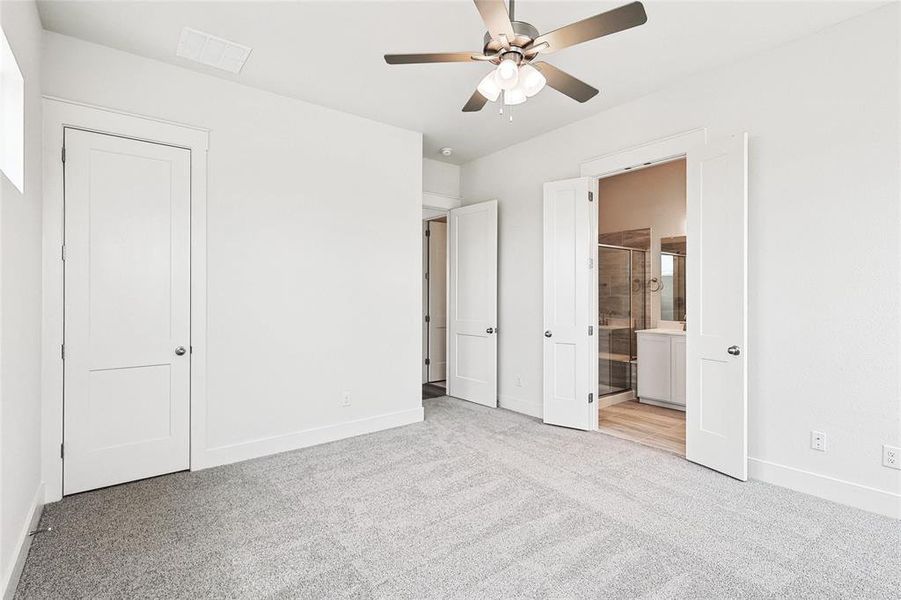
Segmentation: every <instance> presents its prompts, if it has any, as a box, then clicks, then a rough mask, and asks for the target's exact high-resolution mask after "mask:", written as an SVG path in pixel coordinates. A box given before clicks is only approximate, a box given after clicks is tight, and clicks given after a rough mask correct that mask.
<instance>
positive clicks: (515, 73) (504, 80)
mask: <svg viewBox="0 0 901 600" xmlns="http://www.w3.org/2000/svg"><path fill="white" fill-rule="evenodd" d="M495 73H497V84H498V85H499V86H500V87H501V88H502V89H505V90H509V89H513V87H514V86H515V85H516V82H517V81H519V67H518V66H517V64H516V62H515V61H513V59H510V58H505V59H504V60H502V61H501V64H499V65H498V66H497V70H495Z"/></svg>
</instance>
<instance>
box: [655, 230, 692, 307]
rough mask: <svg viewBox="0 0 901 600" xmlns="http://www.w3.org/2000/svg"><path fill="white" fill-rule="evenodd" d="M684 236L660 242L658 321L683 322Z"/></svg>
mask: <svg viewBox="0 0 901 600" xmlns="http://www.w3.org/2000/svg"><path fill="white" fill-rule="evenodd" d="M685 250H686V245H685V236H684V235H681V236H676V237H667V238H662V239H661V240H660V282H661V285H662V289H661V290H660V320H661V321H684V320H685Z"/></svg>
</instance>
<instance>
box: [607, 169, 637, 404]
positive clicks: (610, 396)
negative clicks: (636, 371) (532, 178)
mask: <svg viewBox="0 0 901 600" xmlns="http://www.w3.org/2000/svg"><path fill="white" fill-rule="evenodd" d="M599 179H600V178H599ZM598 207H599V208H600V198H599V199H598ZM598 230H600V222H598ZM597 247H598V253H597V259H596V261H595V262H596V264H597V266H598V268H597V274H598V286H597V289H596V290H595V293H599V291H600V278H601V248H608V249H610V250H623V251H625V252H628V253H629V327H628V329H629V362H628V364H629V376H628V379H629V385H628V387H626V388H625V389H621V390H616V391H613V392H606V393H604V394H601V389H600V388H601V383H600V378H601V372H600V366H598V386H597V392H598V408H605V407H606V406H610V405H612V404H615V403H614V402H610V401H611V400H617V401H619V399H620V397H622V396H625V395H628V396H630V398H629V399H635V398H637V397H638V395H637V394H636V393H635V391H636V390H635V388H634V387H633V386H632V381H633V379H634V378H633V376H632V375H633V373H632V369H633V367H634V366H635V365H633V361H635V359H636V358H637V350H636V345H637V344H636V342H635V332H636V331H637V328H636V327H637V326H636V324H635V318H634V314H635V313H634V302H633V294H634V292H633V291H632V284H633V283H634V276H635V273H634V269H635V263H634V253H636V252H640V253H641V254H643V255H644V261H645V275H647V267H648V265H647V261H648V253H649V252H650V249H647V250H644V249H642V248H630V247H628V246H617V245H615V244H602V243H600V242H598V244H597ZM643 283H646V282H643ZM646 296H647V294H646V293H645V292H644V291H642V302H643V303H644V305H645V306H644V317H645V324H647V314H648V306H647V297H646ZM600 311H601V305H600V298H598V337H597V342H598V357H600V350H601V329H600V328H601V322H600ZM607 360H608V361H609V360H612V359H607Z"/></svg>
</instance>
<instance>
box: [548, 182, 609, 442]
mask: <svg viewBox="0 0 901 600" xmlns="http://www.w3.org/2000/svg"><path fill="white" fill-rule="evenodd" d="M594 185H595V181H594V180H593V179H590V178H587V177H583V178H579V179H568V180H565V181H554V182H549V183H545V184H544V238H543V239H544V332H543V335H544V337H543V338H542V339H543V344H544V361H543V362H544V366H543V378H544V387H543V404H544V422H545V423H549V424H552V425H563V426H565V427H573V428H575V429H596V428H597V421H598V411H597V404H596V403H595V402H594V396H595V394H596V393H597V388H598V386H597V361H598V347H597V338H596V337H595V336H594V335H593V330H594V328H595V326H596V325H597V289H598V288H597V271H596V270H595V264H594V263H595V261H596V259H597V208H596V203H595V202H594V201H593V191H592V189H593V186H594Z"/></svg>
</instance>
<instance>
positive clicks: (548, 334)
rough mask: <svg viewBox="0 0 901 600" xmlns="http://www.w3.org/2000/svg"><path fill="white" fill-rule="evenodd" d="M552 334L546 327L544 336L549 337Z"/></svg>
mask: <svg viewBox="0 0 901 600" xmlns="http://www.w3.org/2000/svg"><path fill="white" fill-rule="evenodd" d="M552 335H554V334H553V333H551V330H550V329H548V330H547V331H545V332H544V337H551V336H552Z"/></svg>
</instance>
